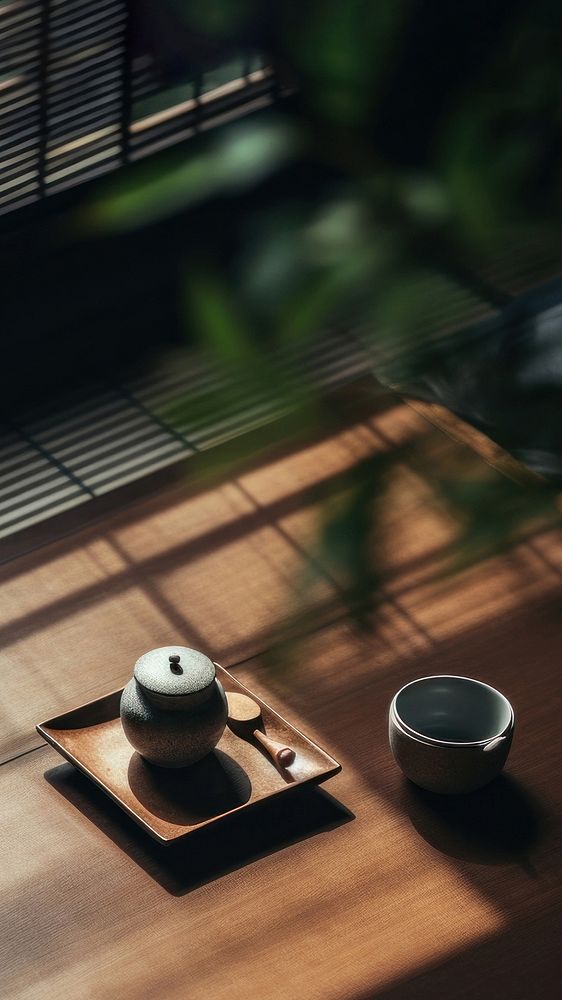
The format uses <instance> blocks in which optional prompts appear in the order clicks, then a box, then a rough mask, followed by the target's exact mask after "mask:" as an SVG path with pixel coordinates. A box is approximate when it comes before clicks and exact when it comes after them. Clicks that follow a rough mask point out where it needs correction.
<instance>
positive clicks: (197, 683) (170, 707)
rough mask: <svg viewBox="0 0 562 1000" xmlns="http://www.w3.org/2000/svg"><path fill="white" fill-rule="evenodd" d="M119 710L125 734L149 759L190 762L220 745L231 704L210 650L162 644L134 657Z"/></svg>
mask: <svg viewBox="0 0 562 1000" xmlns="http://www.w3.org/2000/svg"><path fill="white" fill-rule="evenodd" d="M120 712H121V722H122V725H123V730H124V733H125V736H126V737H127V739H128V741H129V743H131V745H132V746H133V747H134V748H135V750H137V751H138V753H139V754H140V755H141V756H142V757H144V758H145V760H147V761H149V762H150V763H151V764H157V765H158V766H159V767H188V766H189V765H190V764H195V763H196V762H197V761H198V760H201V759H202V758H203V757H205V756H206V755H207V754H208V753H209V752H210V751H211V750H212V749H213V748H214V747H215V746H216V745H217V743H218V742H219V740H220V738H221V736H222V734H223V732H224V729H225V726H226V720H227V716H228V707H227V701H226V695H225V693H224V690H223V687H222V684H221V683H220V681H218V680H217V678H216V671H215V665H214V663H213V662H212V660H210V659H209V657H208V656H205V654H204V653H200V652H198V650H196V649H189V648H188V647H187V646H161V647H159V648H158V649H151V650H150V652H148V653H144V655H143V656H141V657H140V658H139V659H138V660H137V662H136V663H135V668H134V672H133V677H132V678H131V680H130V681H129V683H128V684H127V685H126V687H125V688H124V689H123V694H122V695H121V705H120Z"/></svg>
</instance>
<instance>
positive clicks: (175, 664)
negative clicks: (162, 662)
mask: <svg viewBox="0 0 562 1000" xmlns="http://www.w3.org/2000/svg"><path fill="white" fill-rule="evenodd" d="M168 659H169V661H170V670H171V671H172V673H173V674H183V667H181V666H180V657H179V655H178V653H172V655H171V656H169V657H168Z"/></svg>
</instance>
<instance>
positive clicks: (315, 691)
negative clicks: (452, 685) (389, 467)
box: [0, 404, 562, 1000]
mask: <svg viewBox="0 0 562 1000" xmlns="http://www.w3.org/2000/svg"><path fill="white" fill-rule="evenodd" d="M436 434H438V432H436V431H435V429H434V428H432V427H431V426H430V424H429V423H428V422H427V421H426V420H425V419H424V417H423V416H422V415H421V414H420V413H419V412H415V411H414V410H412V409H411V408H410V407H408V406H407V405H399V404H396V405H395V406H393V407H390V408H389V409H388V410H387V411H385V412H384V413H380V414H378V415H377V416H376V417H374V418H373V419H372V420H368V421H365V422H364V423H362V424H359V425H357V426H354V427H351V428H347V429H346V430H342V432H341V434H339V435H336V436H334V437H333V438H331V439H329V440H326V441H324V442H320V443H315V444H314V445H311V446H310V447H302V448H301V449H299V450H298V451H296V452H295V453H294V454H292V455H291V456H289V457H286V458H284V459H279V460H278V461H275V462H271V463H269V464H268V465H263V466H262V467H261V468H259V469H256V470H254V471H252V472H250V473H247V474H246V475H244V476H241V477H240V478H239V479H237V480H232V481H229V482H227V483H225V484H224V485H223V486H222V487H220V488H218V489H215V490H213V491H212V492H208V493H205V494H199V495H197V496H189V495H186V494H185V492H183V491H182V490H181V489H170V490H169V491H167V492H166V493H165V494H163V495H161V496H159V497H157V498H153V499H151V500H145V501H143V502H141V503H138V504H137V505H135V506H134V507H131V508H130V509H129V510H128V511H127V512H124V513H121V514H116V515H114V516H112V517H108V518H107V519H106V520H105V521H104V522H103V523H102V524H100V525H97V526H94V527H90V528H88V529H87V530H84V531H82V532H80V533H77V534H74V535H72V536H70V537H69V538H66V539H63V540H60V541H58V542H56V543H53V544H52V545H50V546H47V547H45V548H42V549H40V550H38V551H37V552H34V553H31V554H29V555H27V556H25V557H22V558H20V559H17V560H14V561H12V562H10V563H7V564H6V565H4V566H3V567H1V569H0V591H1V600H0V615H1V618H0V651H1V652H0V656H1V666H2V679H3V688H2V698H1V701H0V759H1V760H2V766H1V767H0V782H1V786H0V787H1V795H2V830H3V840H2V843H3V851H4V856H3V863H2V866H1V874H0V883H1V886H2V906H1V915H0V968H1V983H2V996H3V997H6V998H16V997H17V998H22V1000H23V998H28V1000H31V998H36V997H37V998H39V997H40V998H42V1000H45V998H56V1000H59V998H61V997H64V998H68V1000H81V998H84V1000H144V998H147V1000H148V998H154V997H158V998H159V1000H160V998H164V1000H165V998H178V1000H185V998H189V1000H223V998H225V1000H226V998H229V1000H233V998H234V1000H237V998H240V1000H242V998H244V1000H245V998H247V997H250V996H255V997H263V998H267V1000H332V998H333V1000H351V998H353V1000H360V998H364V1000H367V998H371V997H375V996H376V997H380V998H384V1000H391V998H392V1000H402V998H412V1000H414V998H416V1000H419V998H424V997H428V998H429V997H432V998H434V997H447V998H448V997H455V998H460V1000H463V998H467V1000H468V998H470V1000H473V998H475V997H488V996H489V997H492V996H493V997H500V998H501V997H509V998H510V1000H516V998H521V1000H528V998H530V997H531V996H542V997H543V998H549V997H554V996H556V995H557V989H556V986H557V983H558V972H559V968H558V966H559V961H558V954H559V937H560V930H561V924H560V903H561V897H562V888H561V887H562V880H561V869H562V856H561V846H562V845H561V838H560V827H559V822H560V816H561V812H562V801H561V800H562V789H561V787H560V780H559V773H560V757H561V754H560V718H561V710H562V705H561V703H560V690H561V684H560V663H559V661H560V650H561V648H562V613H561V612H562V601H561V597H560V582H561V575H562V542H561V539H560V537H559V535H558V534H557V533H555V532H553V531H549V532H547V531H543V532H542V533H538V534H536V535H535V536H534V537H533V538H532V539H530V540H529V541H527V542H526V543H525V544H521V545H520V546H519V547H518V548H517V549H516V550H515V551H514V552H513V553H511V554H510V555H508V556H504V557H502V558H497V559H495V560H493V561H488V562H486V563H483V564H481V565H479V566H478V567H476V568H474V569H471V570H470V571H467V572H465V573H464V574H463V575H462V576H461V577H459V578H457V579H456V580H455V581H454V582H451V581H447V583H446V584H444V583H443V581H441V583H436V582H432V581H431V573H432V569H433V568H434V566H435V563H436V560H438V558H439V553H440V551H441V548H442V546H443V544H444V543H445V542H446V541H447V539H448V538H449V537H450V533H451V524H450V523H449V521H448V519H447V516H446V515H445V513H444V512H443V511H442V510H441V509H440V508H439V506H438V505H436V504H435V501H434V499H433V497H432V496H431V495H430V494H429V493H428V490H427V488H426V484H425V483H424V482H423V480H422V479H420V478H419V477H418V476H416V474H415V473H414V472H413V471H412V470H409V469H408V468H406V467H405V468H404V469H403V470H402V472H401V475H400V477H399V479H400V482H399V484H398V485H397V492H396V503H394V504H393V505H392V509H391V511H390V512H389V515H388V517H389V523H388V539H389V542H388V545H387V546H386V548H385V553H384V559H385V561H386V568H387V574H388V583H387V587H386V592H385V600H384V602H383V605H382V607H381V609H380V615H379V620H378V623H377V628H376V630H375V631H374V633H372V634H371V633H360V632H358V631H357V629H356V627H355V626H354V625H353V623H352V622H351V621H350V620H349V619H348V618H346V615H345V611H344V608H343V607H342V604H341V594H340V592H339V589H338V581H337V580H335V579H334V578H333V576H332V575H331V574H330V573H329V572H327V571H326V568H325V567H324V566H323V565H322V563H321V562H319V561H318V559H317V558H316V555H315V549H314V521H315V514H316V508H317V505H318V484H319V483H320V484H323V485H324V486H325V487H326V488H327V489H328V492H329V486H330V482H331V481H333V482H334V483H335V482H337V481H338V476H339V475H340V473H341V472H343V471H345V469H347V468H349V467H350V466H351V465H353V464H354V463H355V462H356V461H357V460H359V459H361V458H362V457H365V456H366V455H368V454H371V453H373V452H374V451H376V450H378V449H381V448H384V447H388V445H389V442H390V443H396V442H398V441H400V440H406V439H411V438H412V437H416V436H417V437H419V438H420V440H421V439H424V440H425V439H426V438H427V436H428V435H433V436H435V435H436ZM442 439H443V440H442V448H443V452H444V454H446V453H447V451H448V450H450V449H458V448H461V447H464V445H461V444H459V443H458V442H455V441H452V440H451V439H450V438H449V437H446V436H445V435H442ZM498 474H499V473H498ZM303 573H307V574H308V575H307V580H308V581H309V586H308V587H307V589H306V591H305V592H304V593H306V607H307V609H308V610H309V611H310V612H311V616H310V617H309V618H307V619H303V621H304V620H306V622H307V623H308V624H307V627H306V629H304V627H303V634H302V635H301V636H300V637H299V638H298V640H297V641H296V642H295V643H293V644H292V645H291V646H290V647H289V649H288V651H287V653H286V661H285V662H284V663H283V664H281V665H280V664H279V657H277V659H276V660H273V659H272V658H271V657H270V656H269V655H268V646H269V644H270V642H271V623H272V621H273V620H279V619H280V617H283V615H285V616H286V617H287V618H289V617H290V616H291V615H293V613H294V612H295V610H297V611H299V610H302V608H301V605H302V603H303V601H304V597H303V590H302V589H301V588H299V587H298V586H297V583H296V581H298V580H299V579H300V578H302V575H303ZM311 621H312V622H313V627H310V622H311ZM180 641H181V642H182V643H186V644H187V645H194V646H196V647H199V648H203V649H205V650H207V651H209V652H210V653H211V654H212V655H213V656H214V657H215V658H216V659H217V660H219V661H221V662H223V663H224V665H225V666H229V667H231V668H232V667H234V671H235V673H236V676H238V677H239V678H240V679H241V680H242V681H243V682H244V683H246V684H248V685H249V686H251V687H253V688H254V690H256V691H257V692H258V693H259V694H260V695H261V696H262V697H263V698H264V699H265V700H266V701H268V702H270V703H271V704H272V705H273V707H274V708H278V709H279V710H280V711H281V713H282V714H285V715H286V716H287V717H288V718H289V719H290V720H291V721H292V722H293V723H294V724H295V725H297V727H298V728H301V729H303V730H304V731H305V732H306V733H307V734H309V735H311V736H312V737H313V738H314V739H316V740H317V741H318V742H319V743H320V744H321V745H323V746H325V747H326V749H328V750H329V751H330V752H331V753H333V754H334V756H335V757H337V758H338V759H339V760H340V761H341V762H342V764H343V771H342V772H341V774H339V775H338V776H337V777H335V778H333V779H332V780H331V781H330V782H328V784H327V785H326V786H324V787H323V788H322V789H307V788H302V789H296V790H295V791H294V793H291V795H289V796H282V797H281V799H279V800H276V801H272V802H271V803H269V804H267V805H265V804H264V805H263V806H260V807H256V809H255V810H254V811H253V812H252V811H250V812H248V813H245V814H240V815H238V816H236V817H234V818H232V819H231V820H230V821H227V822H224V823H222V824H217V825H216V826H215V827H213V828H206V829H205V830H204V831H202V832H201V834H202V835H194V837H192V838H189V842H186V843H185V844H183V845H176V846H174V847H172V848H163V847H160V846H159V845H157V844H156V843H153V842H152V841H151V840H150V839H149V838H148V837H147V836H146V835H145V834H144V833H143V832H142V831H140V830H139V829H137V828H136V827H135V826H134V824H133V823H132V822H131V821H129V820H128V819H127V818H126V817H125V816H124V815H123V814H122V813H121V811H120V810H119V809H118V807H116V806H115V805H114V804H112V803H111V802H110V801H109V800H107V799H106V798H105V797H104V796H103V795H102V793H101V792H98V791H97V790H96V789H95V788H94V787H93V786H92V785H91V784H90V783H89V782H88V780H87V779H86V778H84V777H83V776H82V775H80V774H78V773H77V772H76V771H74V770H73V769H72V767H71V766H70V765H68V764H65V763H63V762H62V760H61V758H60V757H59V756H58V755H57V754H56V753H55V751H54V750H52V749H51V748H49V747H46V746H45V745H43V744H42V743H41V741H40V739H39V738H38V736H37V734H36V733H35V730H34V725H35V723H36V722H39V721H42V720H43V719H47V718H49V717H51V716H53V715H55V714H58V713H60V712H62V711H64V710H66V709H67V708H70V707H72V706H76V705H78V704H81V703H83V702H86V701H88V700H91V699H93V698H95V697H97V696H100V695H102V694H103V693H105V692H106V691H108V690H111V689H113V688H115V687H117V686H119V685H120V684H122V683H123V682H125V681H126V680H127V678H128V677H129V675H130V673H131V670H132V665H133V663H134V661H135V659H136V658H137V656H138V655H139V654H140V653H141V652H143V651H145V650H146V649H149V648H151V647H153V646H158V645H163V644H167V643H169V642H180ZM429 673H461V674H470V675H473V676H475V677H479V678H481V679H485V680H487V681H489V682H490V683H492V684H494V685H497V686H498V687H499V688H500V689H502V690H503V691H504V692H505V693H506V694H507V695H508V697H510V698H511V700H512V701H513V703H514V705H515V708H516V712H517V716H518V727H517V733H516V738H515V741H514V746H513V750H512V753H511V756H510V759H509V761H508V766H507V769H506V773H505V775H504V777H502V778H501V779H499V780H498V781H497V782H496V783H494V784H493V785H492V786H490V787H489V788H488V789H486V790H484V791H482V792H480V793H477V794H475V795H474V796H471V797H469V798H468V799H436V798H432V797H430V796H427V795H425V794H424V793H422V792H421V791H419V790H416V789H415V788H414V787H413V786H411V785H409V784H408V783H407V782H406V781H405V780H404V779H403V778H402V776H401V774H400V773H399V771H398V770H397V768H396V766H395V765H394V762H393V761H392V758H391V756H390V753H389V750H388V746H387V733H386V712H387V707H388V703H389V701H390V698H391V696H392V694H393V692H394V691H395V690H396V689H397V688H398V687H399V686H400V685H402V684H403V683H405V682H406V681H408V680H409V679H412V678H414V677H416V676H419V675H423V674H429ZM289 803H290V805H289ZM176 848H177V849H176Z"/></svg>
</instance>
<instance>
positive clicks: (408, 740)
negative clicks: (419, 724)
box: [389, 716, 513, 795]
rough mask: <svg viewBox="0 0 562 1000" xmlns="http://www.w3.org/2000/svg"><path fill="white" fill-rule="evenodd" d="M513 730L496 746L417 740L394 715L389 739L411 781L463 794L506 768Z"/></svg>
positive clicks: (447, 792)
mask: <svg viewBox="0 0 562 1000" xmlns="http://www.w3.org/2000/svg"><path fill="white" fill-rule="evenodd" d="M512 736H513V731H510V732H509V733H508V734H507V735H506V737H505V739H502V740H501V741H500V742H499V743H498V744H497V745H496V746H494V747H492V749H490V750H487V751H484V750H483V748H482V746H481V745H474V744H473V745H462V744H459V745H458V746H454V745H451V744H446V745H436V744H432V743H424V742H423V741H422V740H417V739H414V738H413V737H412V736H410V734H409V733H406V732H405V731H404V730H403V729H401V728H400V727H399V726H398V725H397V724H396V722H395V721H394V720H393V718H392V716H391V717H390V719H389V739H390V746H391V749H392V753H393V754H394V758H395V760H396V762H397V764H398V766H399V767H400V768H401V770H402V771H403V773H404V774H405V775H406V777H407V778H409V779H410V781H413V782H414V783H415V784H416V785H419V786H420V787H421V788H425V789H427V791H429V792H439V793H441V794H443V795H459V794H463V793H466V792H473V791H475V790H476V789H477V788H482V787H483V786H484V785H487V784H488V782H489V781H492V779H493V778H495V777H496V776H497V775H498V774H499V773H500V771H501V770H502V768H503V766H504V764H505V762H506V760H507V756H508V754H509V749H510V747H511V740H512Z"/></svg>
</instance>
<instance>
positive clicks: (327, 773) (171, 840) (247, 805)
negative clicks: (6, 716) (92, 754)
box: [35, 661, 342, 846]
mask: <svg viewBox="0 0 562 1000" xmlns="http://www.w3.org/2000/svg"><path fill="white" fill-rule="evenodd" d="M213 662H214V663H215V666H216V667H219V668H220V670H221V671H222V672H224V673H225V674H226V675H227V677H229V678H230V679H231V680H233V681H234V683H235V685H236V686H237V687H238V688H241V689H242V690H243V691H244V693H246V694H248V695H249V696H250V697H251V698H252V699H253V700H254V701H256V702H257V703H258V704H259V705H261V706H262V708H266V709H267V711H268V712H270V713H271V714H272V715H274V716H275V717H276V718H277V719H279V720H280V721H281V722H283V723H284V725H286V726H289V727H290V729H292V731H293V732H294V733H297V734H298V736H299V737H300V738H301V739H302V740H304V741H305V742H306V743H308V744H309V745H310V746H311V747H313V748H314V749H315V750H318V751H319V752H320V753H321V754H322V755H323V756H324V757H325V758H326V759H327V765H328V766H327V767H326V769H325V770H324V771H322V772H321V773H320V774H315V775H311V776H310V777H309V778H301V779H300V780H297V781H291V782H289V783H287V784H286V785H284V786H283V787H282V788H277V789H276V790H275V791H273V792H270V793H269V794H268V795H265V796H264V797H263V798H261V799H258V800H257V801H254V802H243V803H242V804H241V805H239V806H235V808H234V809H229V810H228V811H227V812H225V813H221V814H220V816H211V817H209V819H206V820H203V822H202V823H198V824H197V826H196V827H194V828H189V829H186V830H185V832H184V833H180V834H177V835H176V836H173V837H165V836H163V835H162V834H161V833H160V832H159V831H158V830H156V829H154V828H153V827H152V826H151V825H150V823H148V822H147V821H146V820H145V819H143V818H142V817H141V816H138V815H137V814H136V813H135V812H134V810H132V809H131V808H130V807H129V806H128V805H127V803H126V802H124V801H123V799H121V798H120V797H119V795H117V794H116V793H115V792H113V791H112V790H111V788H109V787H108V785H106V784H105V783H104V781H103V780H102V779H101V778H99V777H97V775H95V774H94V773H93V772H92V771H91V770H90V769H89V768H88V767H87V765H86V764H85V763H84V762H83V761H81V760H80V759H79V758H78V757H76V756H75V755H74V754H73V753H71V751H70V750H67V749H66V747H63V746H62V744H61V743H59V742H58V740H57V739H56V738H55V737H54V736H51V734H50V733H48V732H47V730H46V727H49V726H50V727H52V728H55V723H60V722H62V720H64V719H66V718H68V716H69V715H73V714H74V713H75V712H80V711H81V710H83V709H88V708H91V707H92V706H93V705H95V704H96V703H97V702H101V701H105V700H106V699H108V698H111V697H115V696H116V695H120V694H121V693H122V691H123V687H124V686H123V687H119V688H115V689H114V690H112V691H108V692H107V693H106V694H104V695H101V696H100V697H99V698H94V699H93V700H92V701H87V702H83V703H82V704H80V705H77V706H76V707H75V708H70V709H68V710H67V711H66V712H63V713H62V714H61V715H56V716H54V717H53V718H52V719H47V720H46V721H45V722H39V723H37V725H36V726H35V729H36V730H37V732H38V733H39V735H40V736H41V737H42V738H43V739H44V740H45V742H46V743H48V744H49V745H50V746H52V747H53V749H54V750H56V751H57V753H59V754H60V755H61V757H64V758H65V760H67V761H68V762H69V763H70V764H73V765H74V766H75V767H76V768H78V770H79V771H81V772H82V774H85V775H86V777H87V778H89V779H90V780H91V781H93V783H94V784H95V785H97V787H98V788H100V789H101V790H102V791H103V792H105V794H106V795H107V796H108V797H109V798H110V799H112V800H113V802H115V803H116V804H117V805H118V806H119V807H120V808H121V809H122V810H123V812H124V813H126V814H127V816H129V817H130V818H131V819H132V820H134V822H135V823H136V824H137V825H138V826H140V827H141V829H142V830H145V831H146V833H148V834H149V835H150V836H151V837H152V838H153V839H154V840H156V841H157V842H158V843H159V844H162V845H165V846H169V845H170V844H176V843H178V841H182V840H184V839H185V838H186V837H189V835H190V834H192V833H196V832H197V831H198V830H202V829H203V828H204V827H206V826H210V825H211V824H213V823H220V821H221V820H225V819H227V817H229V816H233V815H235V813H238V812H240V811H241V810H243V809H252V808H254V807H256V806H259V805H260V803H261V802H264V801H268V800H270V799H273V798H277V797H278V796H279V795H282V794H283V793H284V792H288V791H291V790H292V789H295V788H301V787H302V786H303V785H308V784H316V785H318V784H321V783H322V782H324V781H327V780H328V779H329V778H333V777H334V776H335V775H336V774H339V773H340V771H341V770H342V765H341V764H340V763H339V761H337V760H336V758H335V757H333V756H332V754H330V753H328V751H327V750H324V748H323V747H321V746H320V745H319V744H318V743H316V742H315V741H314V740H312V739H310V737H309V736H306V734H305V733H303V732H301V730H300V729H297V727H296V726H294V725H293V724H292V722H289V720H288V719H285V718H284V717H283V716H282V715H280V714H279V712H276V711H275V709H274V708H271V706H270V705H269V704H268V703H267V702H265V701H263V699H262V698H260V697H259V695H257V694H255V693H254V692H253V691H252V690H251V688H248V687H246V685H245V684H243V683H242V681H239V680H238V678H237V677H235V676H234V675H233V674H231V673H230V671H228V670H227V669H226V667H223V666H221V664H220V663H216V662H215V661H213ZM219 679H220V678H219ZM329 764H331V766H329ZM272 766H273V765H272Z"/></svg>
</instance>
